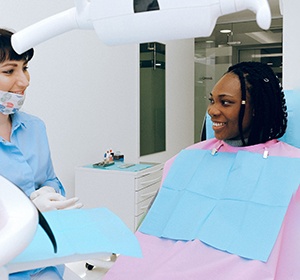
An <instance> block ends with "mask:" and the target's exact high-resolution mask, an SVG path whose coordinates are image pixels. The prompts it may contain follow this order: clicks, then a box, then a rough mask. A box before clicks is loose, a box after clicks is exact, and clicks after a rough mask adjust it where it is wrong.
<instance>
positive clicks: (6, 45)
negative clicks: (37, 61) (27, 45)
mask: <svg viewBox="0 0 300 280" xmlns="http://www.w3.org/2000/svg"><path fill="white" fill-rule="evenodd" d="M12 35H13V32H11V31H9V30H7V29H2V28H0V63H3V62H4V61H5V60H16V61H20V60H24V61H27V62H28V61H29V60H31V58H32V57H33V54H34V51H33V49H30V50H28V51H26V52H24V53H22V54H18V53H16V52H15V51H14V49H13V48H12V45H11V36H12Z"/></svg>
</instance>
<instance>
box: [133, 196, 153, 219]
mask: <svg viewBox="0 0 300 280" xmlns="http://www.w3.org/2000/svg"><path fill="white" fill-rule="evenodd" d="M153 198H154V195H153V196H151V197H148V198H147V199H146V200H144V201H141V202H140V203H137V204H136V205H135V216H136V217H137V216H139V215H141V214H143V213H145V212H146V211H147V209H148V206H149V204H150V203H151V202H152V199H153Z"/></svg>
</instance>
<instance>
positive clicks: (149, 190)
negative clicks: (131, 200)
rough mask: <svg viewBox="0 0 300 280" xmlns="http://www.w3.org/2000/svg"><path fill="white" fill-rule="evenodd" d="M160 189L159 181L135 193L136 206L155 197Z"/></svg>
mask: <svg viewBox="0 0 300 280" xmlns="http://www.w3.org/2000/svg"><path fill="white" fill-rule="evenodd" d="M159 187H160V181H159V182H157V183H155V184H152V185H150V186H148V187H145V188H144V189H141V190H139V191H136V192H135V202H136V203H137V204H138V203H140V202H142V201H144V200H147V199H148V198H150V197H153V196H155V194H156V192H157V190H158V189H159Z"/></svg>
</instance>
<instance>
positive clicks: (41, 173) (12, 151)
mask: <svg viewBox="0 0 300 280" xmlns="http://www.w3.org/2000/svg"><path fill="white" fill-rule="evenodd" d="M11 120H12V132H11V139H10V142H9V141H6V140H4V139H3V138H2V137H0V175H2V176H3V177H5V178H7V179H8V180H10V181H11V182H13V183H14V184H15V185H17V186H18V187H19V188H20V189H22V190H23V191H24V192H25V193H26V195H27V196H30V194H31V193H32V192H33V191H35V190H37V189H39V188H41V187H43V186H51V187H53V188H54V189H55V190H56V192H58V193H61V194H62V195H65V190H64V187H63V186H62V184H61V182H60V181H59V179H58V178H57V177H56V175H55V172H54V169H53V164H52V160H51V155H50V149H49V143H48V138H47V133H46V127H45V124H44V123H43V121H42V120H41V119H39V118H37V117H35V116H32V115H29V114H27V113H24V112H16V113H15V114H12V115H11ZM37 271H40V269H38V270H32V271H26V272H21V273H16V274H12V275H10V277H9V279H22V280H25V279H30V274H32V273H35V272H37Z"/></svg>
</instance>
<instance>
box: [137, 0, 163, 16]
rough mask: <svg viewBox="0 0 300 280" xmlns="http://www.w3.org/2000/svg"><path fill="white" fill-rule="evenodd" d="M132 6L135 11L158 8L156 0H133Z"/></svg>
mask: <svg viewBox="0 0 300 280" xmlns="http://www.w3.org/2000/svg"><path fill="white" fill-rule="evenodd" d="M133 7H134V12H135V13H141V12H150V11H155V10H159V4H158V2H157V0H134V4H133Z"/></svg>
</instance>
